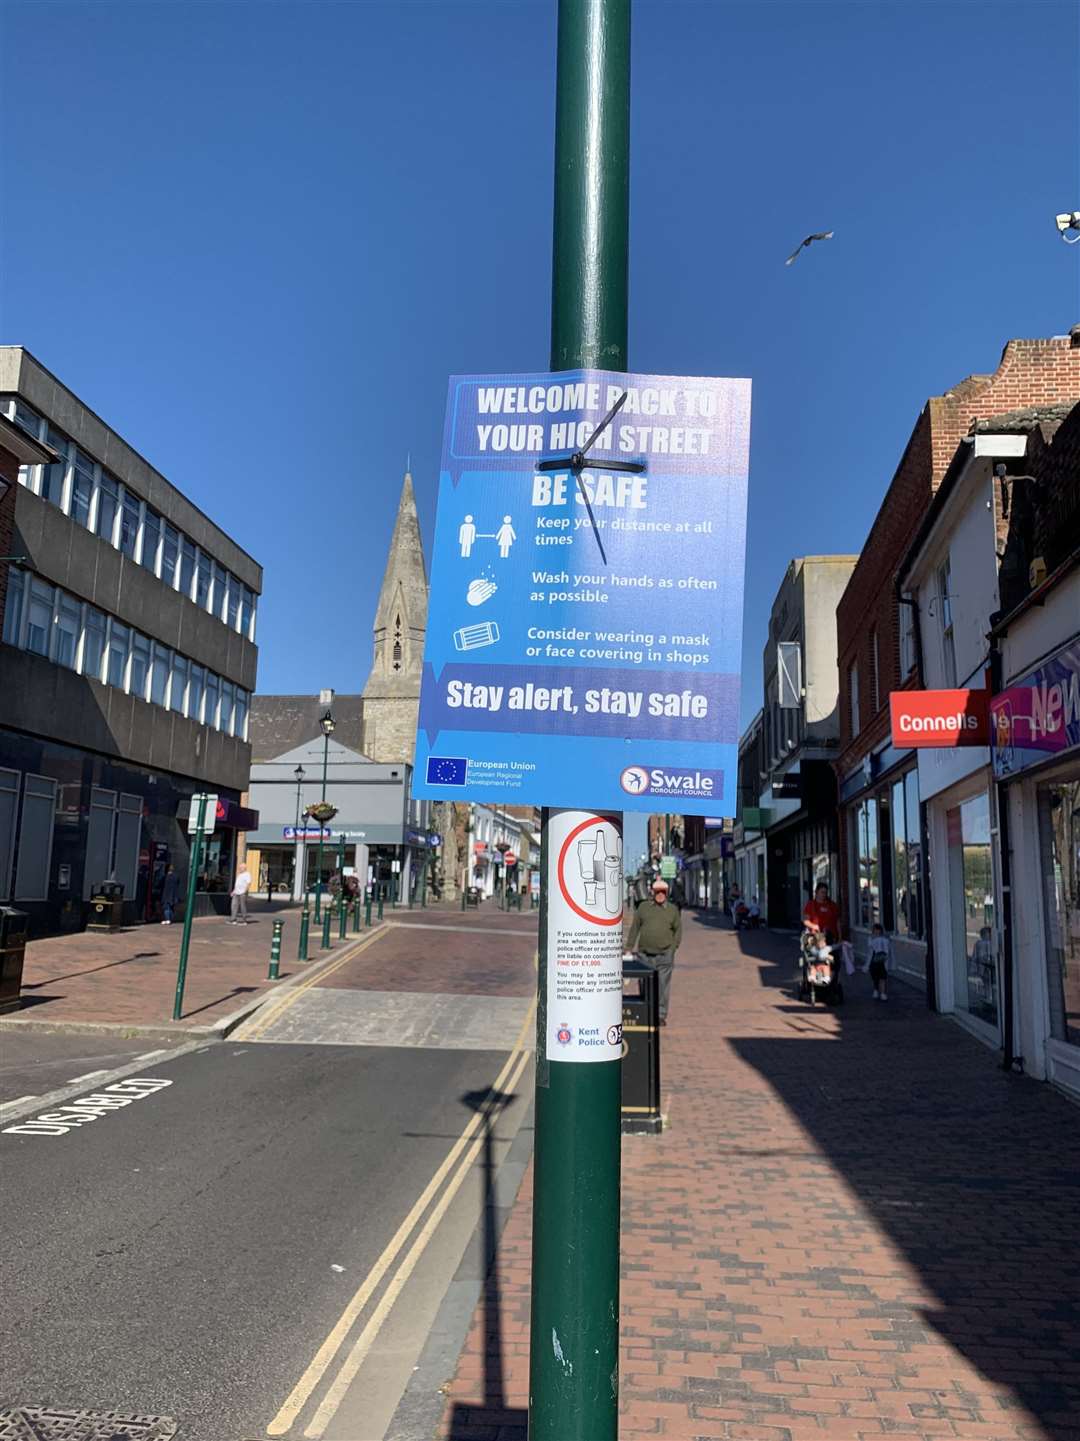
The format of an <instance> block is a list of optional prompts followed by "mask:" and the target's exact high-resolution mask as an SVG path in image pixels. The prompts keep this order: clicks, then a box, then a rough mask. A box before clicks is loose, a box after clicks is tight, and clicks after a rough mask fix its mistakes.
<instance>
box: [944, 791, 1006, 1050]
mask: <svg viewBox="0 0 1080 1441" xmlns="http://www.w3.org/2000/svg"><path fill="white" fill-rule="evenodd" d="M945 820H946V826H947V829H948V838H949V897H950V906H951V909H952V931H953V962H954V973H955V988H956V989H955V1000H956V1005H957V1007H958V1008H959V1009H960V1010H963V1011H967V1012H968V1013H969V1015H972V1016H975V1017H976V1018H977V1019H978V1020H980V1021H985V1022H986V1024H987V1025H991V1026H996V1025H997V1023H998V982H997V945H996V941H995V931H994V874H993V861H992V856H991V850H990V797H989V795H988V794H987V793H986V792H985V791H983V792H982V794H980V795H977V796H972V797H971V799H970V800H966V801H963V802H961V804H960V805H959V806H955V807H954V808H953V809H952V810H950V811H947V812H946V816H945Z"/></svg>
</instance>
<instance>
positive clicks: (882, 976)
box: [870, 922, 892, 1001]
mask: <svg viewBox="0 0 1080 1441" xmlns="http://www.w3.org/2000/svg"><path fill="white" fill-rule="evenodd" d="M891 969H892V947H891V946H890V944H889V938H888V936H887V935H886V934H885V928H884V926H882V925H881V923H880V922H877V923H876V924H875V925H874V931H873V935H871V937H870V979H871V980H872V981H873V983H874V1000H875V1001H887V1000H888V999H889V997H888V995H887V994H886V978H887V977H888V974H889V971H890V970H891Z"/></svg>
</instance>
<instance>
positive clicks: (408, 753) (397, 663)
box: [363, 471, 428, 764]
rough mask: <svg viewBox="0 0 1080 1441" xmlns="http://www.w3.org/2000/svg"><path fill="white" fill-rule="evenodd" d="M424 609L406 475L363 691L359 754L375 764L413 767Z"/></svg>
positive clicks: (416, 527)
mask: <svg viewBox="0 0 1080 1441" xmlns="http://www.w3.org/2000/svg"><path fill="white" fill-rule="evenodd" d="M427 609H428V580H427V570H426V569H425V566H424V549H423V545H422V544H421V541H420V520H419V517H418V516H417V514H416V496H415V495H414V494H413V483H412V475H411V474H410V473H409V472H408V471H406V472H405V481H404V483H403V485H402V487H401V500H400V501H399V502H398V513H397V520H396V521H395V522H394V534H393V537H392V539H391V541H390V553H389V556H388V557H387V561H386V571H385V573H384V575H383V582H382V590H381V591H380V592H379V605H378V609H377V610H376V612H375V649H374V654H373V656H372V661H371V674H370V675H369V676H368V679H367V684H366V685H365V686H364V718H363V750H364V754H365V755H367V756H370V757H371V759H372V760H374V761H380V762H384V763H393V762H395V761H402V762H406V763H408V764H411V763H412V758H413V747H414V746H415V743H416V722H417V716H418V714H419V706H420V675H421V671H422V669H423V664H424V633H425V631H426V629H427Z"/></svg>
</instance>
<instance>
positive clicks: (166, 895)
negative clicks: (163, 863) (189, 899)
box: [161, 866, 180, 926]
mask: <svg viewBox="0 0 1080 1441" xmlns="http://www.w3.org/2000/svg"><path fill="white" fill-rule="evenodd" d="M179 899H180V877H179V876H178V875H177V874H176V867H175V866H170V867H169V869H168V870H167V871H166V872H165V879H164V881H163V882H162V883H161V924H162V925H163V926H171V925H172V922H173V912H174V911H175V910H176V903H177V901H178V900H179Z"/></svg>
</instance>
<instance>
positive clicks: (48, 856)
mask: <svg viewBox="0 0 1080 1441" xmlns="http://www.w3.org/2000/svg"><path fill="white" fill-rule="evenodd" d="M55 812H56V782H55V781H54V780H51V779H50V778H49V777H48V776H32V775H28V776H27V777H26V780H25V781H24V783H23V803H22V820H21V822H20V825H19V858H18V861H17V862H16V868H15V899H16V900H17V901H44V900H46V899H47V898H48V894H49V863H50V861H51V860H52V841H53V816H54V814H55Z"/></svg>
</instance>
